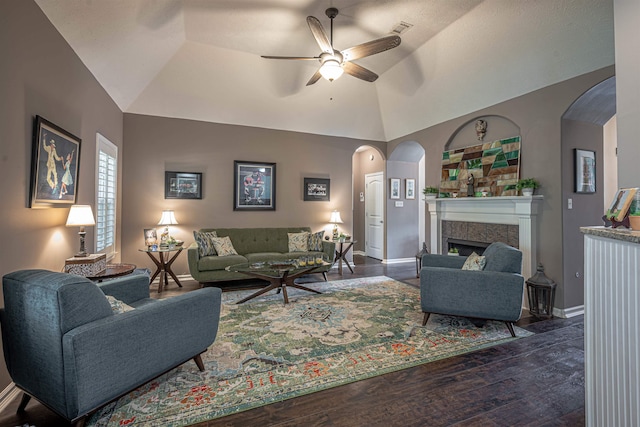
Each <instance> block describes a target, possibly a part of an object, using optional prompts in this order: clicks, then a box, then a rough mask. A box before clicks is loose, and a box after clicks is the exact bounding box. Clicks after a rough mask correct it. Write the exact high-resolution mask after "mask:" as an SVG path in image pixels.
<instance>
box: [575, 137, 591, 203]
mask: <svg viewBox="0 0 640 427" xmlns="http://www.w3.org/2000/svg"><path fill="white" fill-rule="evenodd" d="M574 166H575V167H574V169H575V174H576V176H575V189H574V191H575V192H576V193H595V192H596V152H595V151H589V150H580V149H578V148H576V149H575V150H574Z"/></svg>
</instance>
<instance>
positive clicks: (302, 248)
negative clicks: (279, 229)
mask: <svg viewBox="0 0 640 427" xmlns="http://www.w3.org/2000/svg"><path fill="white" fill-rule="evenodd" d="M287 235H288V236H289V252H307V250H308V249H309V233H307V232H303V233H287Z"/></svg>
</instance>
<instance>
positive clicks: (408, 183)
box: [404, 178, 416, 199]
mask: <svg viewBox="0 0 640 427" xmlns="http://www.w3.org/2000/svg"><path fill="white" fill-rule="evenodd" d="M404 191H405V196H404V197H405V199H415V198H416V180H415V179H413V178H407V179H406V180H405V185H404Z"/></svg>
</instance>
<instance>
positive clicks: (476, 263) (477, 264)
mask: <svg viewBox="0 0 640 427" xmlns="http://www.w3.org/2000/svg"><path fill="white" fill-rule="evenodd" d="M486 264H487V259H486V258H485V257H483V256H480V255H478V254H477V253H475V252H473V253H472V254H471V255H469V256H468V257H467V260H466V261H465V262H464V265H463V266H462V269H463V270H473V271H481V270H484V266H485V265H486Z"/></svg>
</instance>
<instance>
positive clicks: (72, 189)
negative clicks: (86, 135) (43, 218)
mask: <svg viewBox="0 0 640 427" xmlns="http://www.w3.org/2000/svg"><path fill="white" fill-rule="evenodd" d="M81 141H82V140H81V139H80V138H78V137H77V136H74V135H72V134H71V133H69V132H67V131H66V130H64V129H62V128H61V127H59V126H56V125H54V124H53V123H51V122H50V121H48V120H46V119H44V118H42V117H40V116H36V119H35V123H34V132H33V147H32V149H31V192H30V194H29V207H30V208H42V207H52V206H63V207H66V206H68V205H73V204H74V203H75V202H76V199H77V191H76V189H77V188H78V171H79V170H80V142H81Z"/></svg>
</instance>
